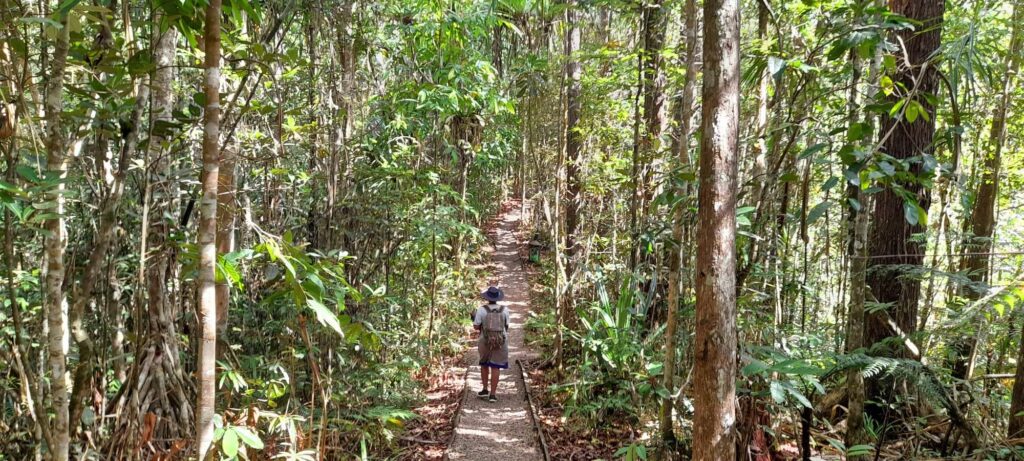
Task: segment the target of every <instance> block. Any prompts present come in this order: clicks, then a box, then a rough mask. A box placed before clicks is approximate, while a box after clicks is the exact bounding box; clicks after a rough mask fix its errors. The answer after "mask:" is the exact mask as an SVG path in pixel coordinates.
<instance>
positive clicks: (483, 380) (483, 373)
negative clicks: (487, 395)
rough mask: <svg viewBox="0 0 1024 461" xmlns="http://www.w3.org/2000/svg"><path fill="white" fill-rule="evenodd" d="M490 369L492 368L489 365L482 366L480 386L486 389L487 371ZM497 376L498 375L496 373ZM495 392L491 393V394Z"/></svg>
mask: <svg viewBox="0 0 1024 461" xmlns="http://www.w3.org/2000/svg"><path fill="white" fill-rule="evenodd" d="M490 369H491V367H489V366H487V365H480V384H481V385H482V386H483V388H484V389H487V371H488V370H490ZM495 375H497V373H495ZM493 392H494V391H491V393H493Z"/></svg>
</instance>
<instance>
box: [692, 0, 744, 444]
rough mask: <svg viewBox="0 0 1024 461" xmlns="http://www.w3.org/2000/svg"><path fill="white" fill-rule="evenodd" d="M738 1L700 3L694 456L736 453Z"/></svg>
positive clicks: (708, 0)
mask: <svg viewBox="0 0 1024 461" xmlns="http://www.w3.org/2000/svg"><path fill="white" fill-rule="evenodd" d="M739 19H740V18H739V2H738V1H737V0H706V1H705V2H704V47H703V49H704V90H703V97H702V102H703V107H702V111H701V118H702V120H701V131H702V133H703V135H702V136H701V153H700V191H699V204H698V228H697V239H698V241H697V283H696V288H697V293H696V294H697V314H696V315H697V324H696V330H697V337H696V340H695V354H696V355H695V361H696V362H695V365H694V389H695V392H694V400H695V404H694V409H695V414H694V421H693V447H694V449H693V456H694V459H696V460H699V461H712V460H719V461H726V460H728V461H732V460H734V459H735V458H736V454H735V453H736V445H735V443H734V441H733V433H734V431H735V430H736V427H735V426H736V382H735V379H736V188H737V179H736V175H737V158H736V157H737V155H736V154H737V152H736V150H737V144H738V137H739V126H738V125H739V80H740V73H739V53H740V30H739V25H740V21H739Z"/></svg>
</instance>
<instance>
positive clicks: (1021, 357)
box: [1006, 326, 1024, 439]
mask: <svg viewBox="0 0 1024 461" xmlns="http://www.w3.org/2000/svg"><path fill="white" fill-rule="evenodd" d="M1006 436H1007V437H1008V438H1011V439H1015V438H1019V437H1024V326H1021V327H1020V352H1018V353H1017V371H1016V373H1014V377H1013V393H1012V394H1011V397H1010V425H1009V428H1008V429H1007V431H1006Z"/></svg>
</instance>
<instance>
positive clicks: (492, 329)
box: [473, 286, 509, 402]
mask: <svg viewBox="0 0 1024 461" xmlns="http://www.w3.org/2000/svg"><path fill="white" fill-rule="evenodd" d="M480 296H481V297H482V298H484V299H485V300H487V304H485V305H483V306H480V307H479V308H478V309H477V310H476V315H474V316H473V328H474V329H476V331H478V332H480V338H479V339H478V340H477V350H479V351H480V382H481V383H482V384H483V389H481V390H480V392H478V393H477V396H479V397H480V398H482V399H487V400H489V401H491V402H497V401H498V397H497V395H495V394H496V392H497V390H498V376H499V375H500V373H501V370H502V369H505V368H508V319H509V314H508V309H507V308H506V307H505V306H503V305H500V304H498V301H501V300H502V299H504V298H505V293H504V292H503V291H501V288H498V287H496V286H490V287H488V288H487V290H486V291H484V292H483V293H481V294H480ZM488 381H489V382H488ZM488 384H490V388H489V389H488Z"/></svg>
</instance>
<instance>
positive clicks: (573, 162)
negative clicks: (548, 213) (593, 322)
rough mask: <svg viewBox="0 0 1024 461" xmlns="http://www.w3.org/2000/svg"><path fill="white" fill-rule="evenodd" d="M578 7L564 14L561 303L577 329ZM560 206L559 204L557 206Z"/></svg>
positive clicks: (580, 159) (580, 154)
mask: <svg viewBox="0 0 1024 461" xmlns="http://www.w3.org/2000/svg"><path fill="white" fill-rule="evenodd" d="M576 13H577V12H576V6H575V4H570V6H569V8H568V9H566V11H565V20H566V25H567V27H566V29H565V56H566V57H567V58H568V61H567V62H566V64H565V85H566V87H565V106H566V110H565V114H566V116H565V171H566V176H565V187H566V191H565V192H566V197H565V199H566V200H565V201H566V207H565V264H566V267H565V270H566V276H565V278H566V280H565V283H566V288H565V290H564V291H565V302H563V303H562V310H563V311H564V312H563V313H562V317H563V319H564V320H565V321H566V326H567V327H568V328H574V327H575V326H576V322H575V321H573V319H574V318H575V311H576V308H575V307H576V304H575V303H574V302H573V298H574V293H575V290H574V287H575V286H576V282H577V280H576V274H577V273H578V271H579V268H580V265H581V262H580V261H579V256H580V253H581V250H582V248H581V246H582V245H581V238H580V237H581V236H580V234H581V232H580V217H581V215H582V209H581V208H582V206H583V195H582V188H581V178H580V169H581V168H582V167H583V135H582V134H581V133H580V129H579V122H580V71H581V65H580V63H579V61H578V60H577V59H576V58H575V53H576V51H577V50H579V47H580V29H579V25H578V24H577V18H576ZM556 206H557V205H556Z"/></svg>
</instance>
